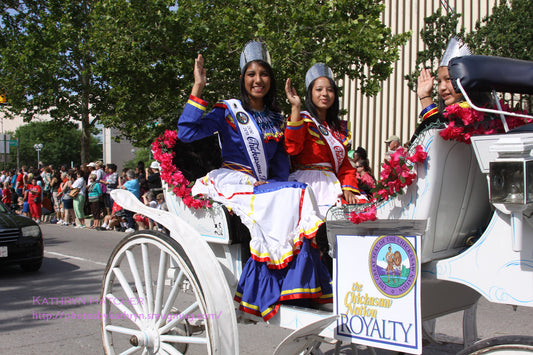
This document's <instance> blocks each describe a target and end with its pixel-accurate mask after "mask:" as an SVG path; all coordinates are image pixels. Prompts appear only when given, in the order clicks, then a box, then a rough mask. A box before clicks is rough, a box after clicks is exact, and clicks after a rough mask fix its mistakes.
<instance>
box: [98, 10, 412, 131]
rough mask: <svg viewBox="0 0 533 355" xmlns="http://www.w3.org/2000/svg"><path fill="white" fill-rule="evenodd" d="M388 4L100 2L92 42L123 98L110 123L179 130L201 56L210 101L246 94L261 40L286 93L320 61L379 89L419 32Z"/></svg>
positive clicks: (370, 89)
mask: <svg viewBox="0 0 533 355" xmlns="http://www.w3.org/2000/svg"><path fill="white" fill-rule="evenodd" d="M236 9H238V11H237V10H236ZM383 9H384V7H383V5H382V4H381V1H376V0H358V1H353V0H328V1H310V0H302V1H298V2H295V1H276V2H271V1H265V0H263V1H257V0H255V1H249V0H245V1H236V0H221V1H203V0H184V1H179V2H178V4H177V8H176V7H171V6H169V2H168V1H164V0H159V1H158V0H151V1H125V0H118V1H117V0H104V1H101V2H99V3H98V6H97V7H96V8H95V11H94V12H93V15H94V16H95V18H97V19H98V21H97V20H96V19H95V20H94V23H95V31H96V33H97V35H95V36H94V37H93V42H92V44H93V48H94V50H95V52H96V53H97V57H98V58H99V60H98V68H99V70H100V71H99V73H100V74H101V75H102V77H103V78H105V81H106V82H107V83H109V85H110V87H111V88H112V89H111V90H110V97H111V100H112V101H113V102H114V103H116V104H115V106H114V107H115V110H114V111H113V112H110V113H109V114H108V115H105V116H102V117H101V118H102V122H104V123H105V124H106V125H112V126H115V127H117V128H119V129H121V130H122V132H124V133H125V134H127V135H128V136H131V137H133V138H135V139H136V140H139V141H142V140H147V139H148V140H149V141H151V140H152V139H153V137H154V136H153V133H154V131H155V132H158V133H160V132H161V131H162V130H163V129H165V128H169V127H170V128H175V127H176V123H177V120H178V117H179V114H180V113H181V110H182V109H183V106H184V104H185V102H186V100H187V97H188V95H189V92H190V88H191V86H192V83H193V77H192V74H193V63H194V58H195V57H196V56H197V54H198V53H201V54H202V55H203V56H204V58H205V66H206V69H207V76H208V86H207V87H206V89H205V90H204V97H203V98H204V99H206V100H209V101H211V102H213V101H215V100H219V99H222V98H227V97H230V96H232V97H235V96H238V80H239V75H240V71H239V56H240V52H241V50H242V48H243V46H244V44H245V43H246V42H248V41H250V40H253V39H255V40H262V41H265V42H266V43H267V46H268V48H269V51H270V54H271V57H272V64H273V67H274V70H275V72H276V77H277V81H278V83H277V87H278V96H279V97H281V98H283V95H282V94H283V86H284V80H285V78H288V77H290V78H292V79H293V82H294V83H295V85H296V86H297V88H298V89H299V92H300V93H301V94H303V92H304V90H303V86H304V85H303V77H304V75H305V71H306V70H307V69H308V68H309V67H310V65H311V64H312V63H315V62H325V63H327V64H328V65H330V66H331V67H332V69H333V70H334V72H335V73H337V74H338V75H339V76H342V75H344V74H346V75H349V76H350V77H351V78H359V79H361V80H362V85H361V87H360V88H361V90H362V91H363V92H365V93H366V94H368V95H373V94H375V93H377V92H378V91H379V89H380V87H379V86H380V85H379V84H380V81H381V80H383V79H385V78H387V77H388V76H389V75H390V73H391V71H392V66H391V64H392V63H393V62H394V61H396V60H397V59H398V57H399V47H400V46H401V45H402V44H404V43H405V42H406V40H407V39H408V37H409V36H410V34H409V33H408V34H401V35H395V36H393V35H391V31H390V29H389V28H387V27H386V26H384V25H383V24H382V23H381V21H380V16H381V13H382V11H383ZM282 101H284V100H282ZM154 127H155V130H154Z"/></svg>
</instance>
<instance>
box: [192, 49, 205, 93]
mask: <svg viewBox="0 0 533 355" xmlns="http://www.w3.org/2000/svg"><path fill="white" fill-rule="evenodd" d="M206 83H207V77H206V74H205V69H204V57H203V56H202V55H201V54H198V57H196V59H195V60H194V85H193V87H192V92H191V95H193V96H196V97H200V96H201V95H202V91H203V90H204V87H205V84H206Z"/></svg>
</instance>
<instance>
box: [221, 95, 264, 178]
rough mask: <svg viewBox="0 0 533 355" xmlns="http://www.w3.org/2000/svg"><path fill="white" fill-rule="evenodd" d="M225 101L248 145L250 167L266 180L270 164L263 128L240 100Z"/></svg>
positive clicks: (245, 143) (243, 139) (244, 141)
mask: <svg viewBox="0 0 533 355" xmlns="http://www.w3.org/2000/svg"><path fill="white" fill-rule="evenodd" d="M224 102H225V103H226V106H227V108H228V110H229V112H230V113H231V116H232V117H233V120H234V121H235V124H236V125H237V127H239V133H240V135H241V139H242V142H243V143H244V146H245V147H246V152H247V153H248V154H247V156H248V161H249V163H250V167H251V168H252V170H253V171H254V174H255V177H256V178H257V179H258V180H264V181H266V180H267V178H268V166H267V161H266V155H265V147H264V146H263V136H262V135H261V130H260V129H259V127H257V125H256V123H255V121H254V120H253V119H252V117H250V115H249V114H248V112H246V111H245V110H244V109H243V108H242V105H241V102H240V101H239V100H235V99H231V100H224Z"/></svg>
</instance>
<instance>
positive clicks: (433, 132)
mask: <svg viewBox="0 0 533 355" xmlns="http://www.w3.org/2000/svg"><path fill="white" fill-rule="evenodd" d="M449 68H450V73H451V76H452V77H453V78H454V80H456V79H457V81H456V82H455V83H454V84H455V85H458V86H460V87H461V88H460V89H461V90H467V91H468V90H483V91H487V90H489V89H490V90H492V89H495V90H498V91H502V92H519V93H526V94H533V62H523V61H515V60H508V59H502V58H495V57H480V56H471V57H462V58H456V59H454V60H453V61H452V63H451V64H450V67H449ZM463 87H464V88H466V89H463ZM465 95H466V93H465ZM501 119H502V120H504V121H505V118H504V117H502V118H501ZM504 125H505V124H504ZM439 132H440V128H431V127H430V126H428V127H425V128H424V129H423V127H420V128H419V129H418V130H417V133H418V134H417V136H416V138H415V140H414V144H413V145H412V146H413V147H414V146H415V145H422V146H423V148H424V151H425V152H427V154H428V156H427V160H426V161H425V162H424V163H421V164H417V165H416V166H415V169H416V172H417V179H416V181H415V183H413V184H412V185H410V186H409V187H407V188H406V189H405V191H404V193H403V194H401V195H399V196H397V197H394V198H390V199H388V200H386V201H382V202H378V203H377V205H376V210H377V220H376V221H373V222H370V221H369V222H364V223H361V224H353V223H352V222H350V221H349V220H348V218H347V216H348V215H349V214H350V213H351V212H352V211H353V210H355V209H357V208H359V207H358V206H353V205H348V206H346V205H345V206H335V207H332V208H331V209H330V210H329V212H328V215H327V218H326V226H327V232H328V240H329V242H330V248H331V255H332V257H333V259H334V265H335V269H336V270H338V269H342V268H343V263H340V262H338V260H336V258H337V255H338V253H337V241H338V240H339V239H338V236H341V235H355V236H367V235H396V234H401V235H405V234H408V235H412V234H416V235H419V236H421V246H420V248H419V249H418V250H419V252H418V254H419V255H418V263H419V265H420V278H419V279H418V281H417V283H419V290H420V292H421V297H420V304H421V305H420V309H421V320H422V321H423V326H421V327H420V330H419V331H420V333H422V331H423V333H424V335H425V336H426V337H429V338H431V336H432V332H433V324H434V322H433V320H434V319H435V318H437V317H439V316H442V315H445V314H449V313H451V312H456V311H459V310H465V316H464V321H463V334H464V343H465V353H474V352H475V351H487V350H489V351H492V350H494V351H514V350H517V349H521V351H529V352H533V340H532V338H528V337H512V338H501V339H489V340H485V341H483V342H482V343H475V341H476V340H477V332H476V317H475V314H476V312H475V311H476V303H477V301H478V299H479V297H480V296H483V297H485V298H486V299H487V300H489V301H491V302H497V303H505V304H511V305H517V306H526V307H532V306H533V218H531V215H532V212H533V204H532V203H533V181H531V179H533V131H528V130H527V129H522V130H521V131H520V132H516V133H515V132H508V133H505V134H494V135H483V136H477V137H473V138H472V145H469V144H465V143H461V142H457V141H450V140H444V139H442V138H441V137H440V135H439ZM113 198H114V199H115V201H116V202H117V203H118V204H120V205H121V206H122V207H124V208H126V209H128V210H131V211H135V212H136V213H141V214H143V215H146V216H147V217H149V218H151V219H153V220H154V221H155V222H157V223H159V224H161V225H163V226H164V227H165V228H166V229H167V230H168V231H170V235H167V234H164V233H161V232H157V231H152V230H146V231H137V232H135V233H132V234H130V235H128V236H127V237H125V238H124V239H123V240H122V241H121V242H120V244H119V245H118V246H117V247H116V248H115V250H114V251H113V253H112V255H111V257H110V259H109V262H108V265H107V268H106V272H105V276H104V280H103V288H102V298H105V299H106V300H107V302H103V303H102V313H103V314H104V317H103V320H102V337H103V343H104V349H105V352H106V354H134V353H141V354H156V353H158V354H184V353H194V354H196V353H198V354H204V353H209V354H211V353H216V354H237V353H239V339H238V330H237V323H238V322H239V321H243V322H249V321H259V322H262V320H261V319H259V318H258V319H254V318H253V316H250V315H246V314H243V313H241V312H240V311H236V309H235V304H234V301H233V295H234V291H235V288H236V286H237V283H238V280H239V277H240V274H241V270H242V267H243V265H244V263H245V262H246V258H247V257H249V252H248V244H247V239H246V238H242V236H241V235H240V234H241V233H240V232H239V230H242V229H243V228H242V225H239V224H238V223H235V219H234V218H231V217H230V213H229V212H228V210H227V209H226V208H225V207H224V206H222V205H220V204H216V203H215V204H214V205H213V207H212V208H210V209H190V208H188V207H186V206H185V204H184V203H183V201H182V199H181V198H179V197H177V196H176V195H174V194H173V193H172V192H170V191H169V189H165V198H166V201H167V205H168V210H169V211H168V212H167V211H162V210H156V209H152V208H149V207H146V206H145V205H143V204H142V203H141V202H140V201H139V200H137V199H135V198H133V197H132V195H131V194H129V193H128V192H126V191H124V190H121V191H116V192H114V193H113ZM346 272H348V273H350V272H353V273H357V272H359V270H353V271H343V273H344V274H346ZM336 274H338V272H336ZM335 276H336V275H334V278H333V279H334V283H335V282H336V280H337V279H336V278H335ZM334 290H336V288H335V287H334ZM334 292H336V291H334ZM337 309H338V307H337V306H334V307H329V308H328V307H322V308H305V307H299V306H295V305H281V307H280V310H279V312H278V313H277V314H276V315H275V316H274V318H272V319H271V320H270V321H269V322H270V323H271V324H275V325H279V326H281V327H285V328H289V329H294V330H295V332H294V333H293V334H292V335H291V336H289V337H288V338H287V339H286V340H285V341H284V342H283V343H282V344H280V345H279V346H278V348H277V350H276V353H277V354H295V353H300V352H302V351H307V353H312V352H317V353H319V352H320V350H319V349H317V348H318V344H320V342H321V341H323V340H328V341H329V342H330V343H331V342H333V343H335V341H336V340H335V338H336V331H337V330H338V327H339V319H338V318H339V317H338V312H337ZM353 342H354V343H357V339H356V338H355V340H353ZM340 343H341V342H340V341H337V344H340ZM420 349H421V345H420V347H418V350H416V349H415V350H414V351H410V352H417V351H418V352H420ZM480 349H484V350H480ZM495 349H496V350H495ZM370 350H371V349H370ZM408 352H409V351H408Z"/></svg>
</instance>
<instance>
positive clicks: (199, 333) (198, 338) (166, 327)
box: [101, 231, 231, 355]
mask: <svg viewBox="0 0 533 355" xmlns="http://www.w3.org/2000/svg"><path fill="white" fill-rule="evenodd" d="M153 261H155V263H154V262H153ZM208 309H209V307H207V305H206V300H205V297H204V293H203V292H202V287H201V285H200V283H199V281H198V277H197V275H196V273H195V270H194V267H193V265H192V264H191V262H190V260H189V258H188V257H187V255H186V254H185V252H184V251H183V248H182V247H181V246H180V245H179V243H178V242H176V241H175V240H174V239H172V238H170V237H169V236H167V235H165V234H163V233H160V232H156V231H137V232H135V233H132V234H130V235H128V236H127V237H125V238H124V239H123V240H122V241H121V242H120V243H119V245H118V246H117V247H116V248H115V250H114V251H113V253H112V254H111V257H110V258H109V262H108V263H107V267H106V270H105V275H104V280H103V285H102V294H101V310H102V320H101V325H102V327H101V331H102V340H103V345H104V350H105V353H106V354H109V355H110V354H137V353H138V354H184V353H185V352H187V353H193V354H196V353H197V354H206V353H208V354H213V353H217V351H218V350H219V349H218V345H219V343H220V342H219V339H218V338H217V337H219V335H218V331H217V328H219V327H227V326H228V325H227V324H225V322H224V319H223V318H222V317H219V319H217V315H216V314H209V313H208ZM211 310H212V307H211ZM219 316H220V314H219ZM212 322H217V324H216V326H214V325H213V324H211V323H212ZM230 328H231V326H230ZM226 329H228V328H226Z"/></svg>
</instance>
